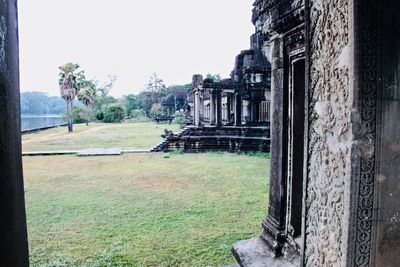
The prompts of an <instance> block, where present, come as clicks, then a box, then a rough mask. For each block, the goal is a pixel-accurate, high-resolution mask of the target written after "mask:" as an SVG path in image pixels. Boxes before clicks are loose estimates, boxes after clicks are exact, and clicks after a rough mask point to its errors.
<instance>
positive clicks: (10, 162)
mask: <svg viewBox="0 0 400 267" xmlns="http://www.w3.org/2000/svg"><path fill="white" fill-rule="evenodd" d="M17 21H18V20H17V1H15V0H8V1H0V33H1V34H0V43H1V45H0V103H1V105H0V109H1V112H0V170H1V172H0V266H17V267H19V266H28V265H29V253H28V239H27V230H26V216H25V200H24V184H23V174H22V160H21V126H20V120H21V119H20V112H19V110H20V109H19V103H20V102H19V59H18V23H17Z"/></svg>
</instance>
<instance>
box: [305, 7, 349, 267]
mask: <svg viewBox="0 0 400 267" xmlns="http://www.w3.org/2000/svg"><path fill="white" fill-rule="evenodd" d="M350 1H351V0H339V1H337V0H310V1H309V6H308V8H309V20H310V21H309V23H310V24H309V25H310V29H309V58H308V60H309V75H310V76H309V81H310V82H309V114H308V123H309V129H308V133H309V134H308V159H307V172H308V175H307V188H306V199H305V200H306V214H305V224H306V225H305V229H306V230H305V234H304V237H305V254H304V263H305V265H307V266H345V265H346V255H345V254H346V249H347V238H348V236H347V232H348V231H347V228H348V222H349V214H348V209H349V204H348V203H349V183H350V179H349V177H350V174H351V158H350V157H351V150H352V145H353V143H352V142H353V137H352V129H351V111H352V101H353V96H352V93H353V90H352V86H353V85H352V81H351V78H350V77H352V75H353V74H352V73H353V69H352V61H351V59H352V57H351V54H350V51H351V44H350V42H349V19H350V17H351V12H350V11H349V2H350Z"/></svg>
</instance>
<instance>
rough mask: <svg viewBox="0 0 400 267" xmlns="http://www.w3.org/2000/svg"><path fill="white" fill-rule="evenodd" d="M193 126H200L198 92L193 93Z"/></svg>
mask: <svg viewBox="0 0 400 267" xmlns="http://www.w3.org/2000/svg"><path fill="white" fill-rule="evenodd" d="M194 125H196V126H199V125H200V92H198V91H196V92H195V93H194Z"/></svg>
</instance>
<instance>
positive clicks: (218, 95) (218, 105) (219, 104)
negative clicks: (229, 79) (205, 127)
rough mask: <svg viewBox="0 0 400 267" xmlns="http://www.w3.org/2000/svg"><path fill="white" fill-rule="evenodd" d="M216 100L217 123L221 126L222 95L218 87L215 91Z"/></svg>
mask: <svg viewBox="0 0 400 267" xmlns="http://www.w3.org/2000/svg"><path fill="white" fill-rule="evenodd" d="M215 101H216V102H217V103H216V118H215V119H216V122H215V124H216V125H217V126H221V125H222V97H221V90H220V89H218V90H217V91H216V92H215Z"/></svg>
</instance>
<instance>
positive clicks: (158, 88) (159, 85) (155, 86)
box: [147, 72, 167, 93]
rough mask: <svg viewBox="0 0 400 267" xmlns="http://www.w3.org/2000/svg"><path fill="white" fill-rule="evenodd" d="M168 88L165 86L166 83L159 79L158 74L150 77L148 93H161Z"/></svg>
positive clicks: (154, 73)
mask: <svg viewBox="0 0 400 267" xmlns="http://www.w3.org/2000/svg"><path fill="white" fill-rule="evenodd" d="M166 89H167V88H166V86H165V84H164V81H163V80H162V79H160V77H158V74H157V73H156V72H153V74H152V75H151V76H150V79H149V82H148V84H147V91H150V92H155V93H160V92H163V91H165V90H166Z"/></svg>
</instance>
